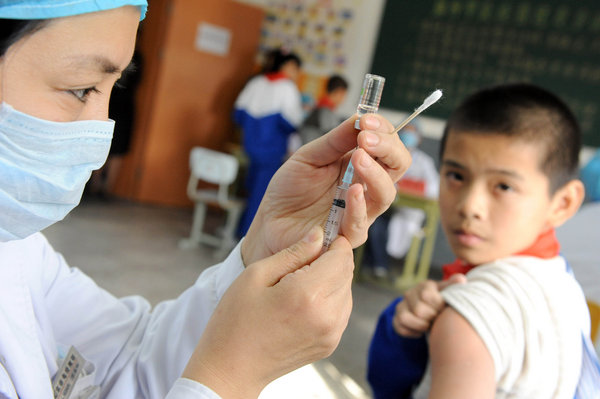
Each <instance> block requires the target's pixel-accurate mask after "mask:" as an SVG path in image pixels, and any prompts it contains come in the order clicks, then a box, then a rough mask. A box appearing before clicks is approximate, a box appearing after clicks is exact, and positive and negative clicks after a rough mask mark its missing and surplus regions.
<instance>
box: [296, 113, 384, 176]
mask: <svg viewBox="0 0 600 399" xmlns="http://www.w3.org/2000/svg"><path fill="white" fill-rule="evenodd" d="M356 118H357V116H356V115H353V116H352V117H350V118H348V119H346V120H345V121H344V122H342V123H341V124H340V125H339V126H337V127H335V128H334V129H332V130H331V131H330V132H328V133H327V134H325V135H323V136H321V137H319V138H318V139H316V140H313V141H311V142H309V143H308V144H306V145H304V146H302V147H301V148H300V149H299V150H298V151H296V152H295V153H294V155H293V156H294V157H298V158H299V159H301V160H302V161H304V162H308V163H310V164H313V165H317V166H323V165H329V164H331V163H333V162H335V161H337V160H339V159H340V158H341V157H342V156H344V155H345V154H347V153H348V152H349V151H351V150H353V149H354V148H356V147H357V145H358V142H357V135H358V133H359V131H358V130H357V129H355V128H354V123H355V121H356ZM360 126H361V129H368V130H370V131H374V132H380V133H382V134H386V133H388V135H389V132H391V131H392V130H393V126H392V124H391V123H390V122H389V121H388V120H387V119H385V118H384V117H383V116H381V115H377V114H367V115H364V116H363V117H362V118H361V119H360Z"/></svg>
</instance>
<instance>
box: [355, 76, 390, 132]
mask: <svg viewBox="0 0 600 399" xmlns="http://www.w3.org/2000/svg"><path fill="white" fill-rule="evenodd" d="M384 84H385V78H384V77H383V76H379V75H373V74H370V73H368V74H366V75H365V79H364V80H363V85H362V89H361V92H360V100H359V102H358V106H357V107H356V113H357V114H358V119H357V120H356V122H355V124H354V127H355V128H356V129H358V128H359V124H358V123H359V120H360V117H361V116H363V115H364V114H368V113H376V112H377V111H378V110H379V102H380V101H381V93H383V85H384Z"/></svg>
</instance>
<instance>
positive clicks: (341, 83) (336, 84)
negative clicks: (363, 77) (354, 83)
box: [325, 75, 348, 93]
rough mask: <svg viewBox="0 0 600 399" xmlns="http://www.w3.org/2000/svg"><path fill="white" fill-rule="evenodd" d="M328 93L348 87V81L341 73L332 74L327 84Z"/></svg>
mask: <svg viewBox="0 0 600 399" xmlns="http://www.w3.org/2000/svg"><path fill="white" fill-rule="evenodd" d="M325 89H326V90H327V93H333V92H334V91H335V90H337V89H345V90H347V89H348V82H347V81H346V79H344V78H343V77H341V76H340V75H332V76H331V77H330V78H329V79H328V80H327V86H326V87H325Z"/></svg>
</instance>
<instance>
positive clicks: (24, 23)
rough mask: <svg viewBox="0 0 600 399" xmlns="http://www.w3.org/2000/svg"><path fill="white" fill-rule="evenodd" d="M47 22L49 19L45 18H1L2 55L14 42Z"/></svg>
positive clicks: (0, 50)
mask: <svg viewBox="0 0 600 399" xmlns="http://www.w3.org/2000/svg"><path fill="white" fill-rule="evenodd" d="M47 23H48V20H45V19H35V20H26V19H24V20H21V19H0V57H2V56H3V55H4V53H5V52H6V50H8V48H9V47H10V46H11V45H12V44H13V43H15V42H16V41H18V40H19V39H21V38H22V37H24V36H27V35H29V34H31V33H34V32H36V31H38V30H39V29H41V28H42V27H44V26H45V25H46V24H47Z"/></svg>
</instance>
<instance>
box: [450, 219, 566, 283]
mask: <svg viewBox="0 0 600 399" xmlns="http://www.w3.org/2000/svg"><path fill="white" fill-rule="evenodd" d="M559 251H560V244H559V243H558V240H557V239H556V233H555V231H554V229H549V230H548V231H546V232H544V233H542V234H540V235H539V236H538V238H537V239H536V240H535V242H534V243H533V244H532V245H531V246H529V247H528V248H526V249H524V250H523V251H519V252H517V253H516V254H513V256H535V257H536V258H542V259H550V258H554V257H555V256H558V254H559ZM476 266H479V265H470V264H468V263H466V262H464V261H462V260H461V259H456V260H455V261H454V262H452V263H449V264H447V265H444V266H443V267H442V270H443V273H444V277H443V279H444V280H445V279H447V278H449V277H450V276H452V275H453V274H456V273H462V274H465V273H467V272H468V271H469V270H471V269H473V268H474V267H476Z"/></svg>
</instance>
